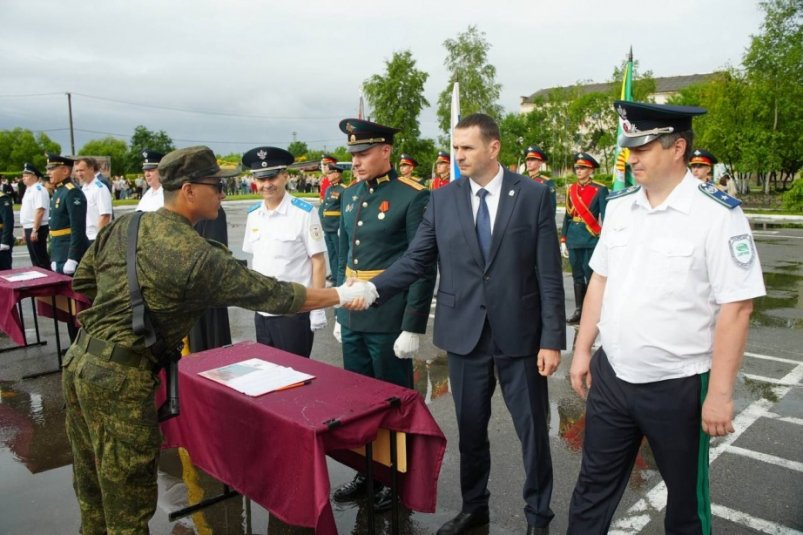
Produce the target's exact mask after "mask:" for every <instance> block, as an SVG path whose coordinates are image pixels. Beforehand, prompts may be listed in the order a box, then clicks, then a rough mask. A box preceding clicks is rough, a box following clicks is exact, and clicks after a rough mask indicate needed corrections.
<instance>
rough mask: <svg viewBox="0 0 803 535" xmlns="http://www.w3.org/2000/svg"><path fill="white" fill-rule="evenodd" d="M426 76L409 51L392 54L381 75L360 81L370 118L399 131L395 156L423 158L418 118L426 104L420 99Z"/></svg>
mask: <svg viewBox="0 0 803 535" xmlns="http://www.w3.org/2000/svg"><path fill="white" fill-rule="evenodd" d="M427 78H429V74H427V73H425V72H424V71H421V70H418V69H417V68H416V62H415V59H413V54H412V52H410V51H409V50H404V51H402V52H394V53H393V57H391V59H390V60H388V61H386V62H385V73H384V74H381V75H380V74H374V75H373V76H371V77H370V78H368V79H367V80H365V82H363V92H364V93H365V98H366V100H367V101H368V104H369V105H370V106H371V109H372V110H373V114H372V117H373V119H374V120H375V121H376V122H378V123H380V124H385V125H388V126H393V127H395V128H399V129H401V131H400V132H399V133H398V134H396V136H395V142H394V150H395V152H396V154H397V155H398V154H401V153H402V152H407V153H411V154H413V155H414V156H415V158H416V159H419V161H421V160H420V158H423V157H424V155H423V154H420V153H419V152H418V151H420V150H421V147H420V140H419V137H420V136H421V129H420V128H419V127H418V116H419V115H420V114H421V110H422V109H423V108H424V107H425V106H429V102H428V101H427V99H426V98H425V97H424V83H425V82H426V81H427Z"/></svg>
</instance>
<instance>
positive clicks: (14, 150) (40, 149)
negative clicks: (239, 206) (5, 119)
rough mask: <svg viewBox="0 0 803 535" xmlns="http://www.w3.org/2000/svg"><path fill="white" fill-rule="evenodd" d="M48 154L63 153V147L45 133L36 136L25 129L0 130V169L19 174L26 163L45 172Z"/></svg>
mask: <svg viewBox="0 0 803 535" xmlns="http://www.w3.org/2000/svg"><path fill="white" fill-rule="evenodd" d="M46 152H53V153H57V154H58V153H61V146H60V145H59V144H58V143H56V142H54V141H53V140H51V139H50V138H49V137H48V136H47V134H45V133H44V132H40V133H39V134H37V135H34V133H33V132H31V131H30V130H27V129H23V128H15V129H13V130H0V169H5V170H7V171H10V172H19V171H21V170H22V166H23V164H24V163H25V162H30V163H32V164H34V165H35V166H36V167H37V168H38V169H39V170H40V171H42V172H44V170H45V163H46V158H45V153H46Z"/></svg>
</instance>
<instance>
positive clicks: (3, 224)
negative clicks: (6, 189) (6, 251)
mask: <svg viewBox="0 0 803 535" xmlns="http://www.w3.org/2000/svg"><path fill="white" fill-rule="evenodd" d="M0 243H1V244H3V245H8V246H9V247H12V248H13V247H14V201H13V199H12V198H11V196H10V195H6V194H5V193H2V192H0Z"/></svg>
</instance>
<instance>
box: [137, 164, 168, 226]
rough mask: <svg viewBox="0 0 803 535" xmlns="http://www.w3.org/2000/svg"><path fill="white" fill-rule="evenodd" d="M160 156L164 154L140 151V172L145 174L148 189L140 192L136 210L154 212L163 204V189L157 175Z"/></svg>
mask: <svg viewBox="0 0 803 535" xmlns="http://www.w3.org/2000/svg"><path fill="white" fill-rule="evenodd" d="M162 157H164V154H162V153H161V152H157V151H155V150H150V149H145V150H144V151H142V172H143V174H144V175H145V182H147V183H148V190H147V191H145V193H143V194H142V197H141V198H140V200H139V203H138V204H137V212H155V211H156V210H158V209H159V208H161V207H162V206H164V203H165V200H164V199H165V198H164V193H165V191H164V188H162V182H161V178H160V177H159V162H161V161H162Z"/></svg>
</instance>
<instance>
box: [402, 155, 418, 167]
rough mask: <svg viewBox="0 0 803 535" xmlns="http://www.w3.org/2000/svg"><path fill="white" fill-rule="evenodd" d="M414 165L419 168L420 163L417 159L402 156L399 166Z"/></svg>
mask: <svg viewBox="0 0 803 535" xmlns="http://www.w3.org/2000/svg"><path fill="white" fill-rule="evenodd" d="M405 164H406V165H412V166H413V167H418V161H416V159H415V158H413V157H412V156H410V155H409V154H402V155H401V156H400V157H399V165H405Z"/></svg>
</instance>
